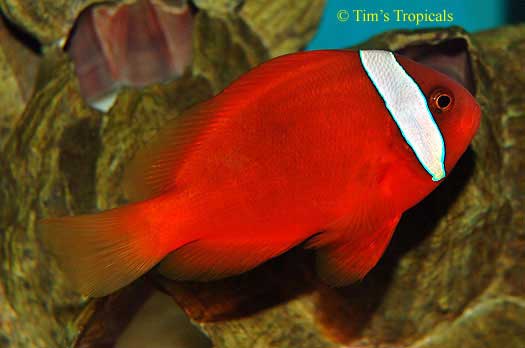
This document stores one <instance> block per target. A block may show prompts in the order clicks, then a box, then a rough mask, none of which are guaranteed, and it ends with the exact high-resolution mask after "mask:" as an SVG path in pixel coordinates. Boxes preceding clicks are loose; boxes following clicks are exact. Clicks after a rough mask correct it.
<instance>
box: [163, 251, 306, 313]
mask: <svg viewBox="0 0 525 348" xmlns="http://www.w3.org/2000/svg"><path fill="white" fill-rule="evenodd" d="M313 261H314V260H313V254H312V253H309V252H304V251H303V250H302V248H295V249H292V250H291V251H289V252H287V253H285V254H284V255H281V256H279V257H277V258H274V259H271V260H269V261H268V262H266V263H264V264H263V265H261V266H259V267H257V268H255V269H253V270H251V271H249V272H246V273H243V274H241V275H238V276H235V277H230V278H226V279H222V280H217V281H212V282H176V281H171V280H168V279H166V278H164V277H162V276H160V275H159V276H158V277H156V278H155V281H156V283H157V284H158V285H159V286H160V288H161V289H164V291H165V292H166V293H168V294H169V295H170V296H172V297H173V298H174V300H175V301H176V302H177V303H179V304H180V305H181V306H182V308H184V310H185V311H186V313H187V314H188V315H189V317H191V318H192V319H193V320H196V321H199V322H213V321H221V320H230V319H238V318H242V317H245V316H249V315H252V314H254V313H256V312H258V311H261V310H263V309H267V308H270V307H274V306H276V305H278V304H280V303H284V302H287V301H290V300H291V299H293V298H295V297H297V296H299V295H301V294H304V293H308V292H311V291H312V290H313V289H314V287H315V279H314V277H313V276H312V273H311V271H312V269H313V264H314V262H313Z"/></svg>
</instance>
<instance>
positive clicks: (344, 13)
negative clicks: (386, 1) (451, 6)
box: [337, 9, 454, 25]
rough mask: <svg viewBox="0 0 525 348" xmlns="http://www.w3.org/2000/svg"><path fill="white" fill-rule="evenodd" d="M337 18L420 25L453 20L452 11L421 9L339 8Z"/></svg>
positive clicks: (365, 21) (341, 19) (340, 19)
mask: <svg viewBox="0 0 525 348" xmlns="http://www.w3.org/2000/svg"><path fill="white" fill-rule="evenodd" d="M337 20H338V21H339V22H348V21H351V22H358V23H359V22H361V23H367V22H385V23H386V22H407V23H415V24H416V25H420V24H422V23H434V22H437V23H440V22H449V23H450V22H453V21H454V13H452V12H449V11H447V10H443V11H440V12H432V11H428V10H425V11H422V12H409V11H405V10H401V9H396V10H391V11H385V10H379V11H375V12H374V11H368V10H363V9H354V10H345V9H341V10H339V11H337Z"/></svg>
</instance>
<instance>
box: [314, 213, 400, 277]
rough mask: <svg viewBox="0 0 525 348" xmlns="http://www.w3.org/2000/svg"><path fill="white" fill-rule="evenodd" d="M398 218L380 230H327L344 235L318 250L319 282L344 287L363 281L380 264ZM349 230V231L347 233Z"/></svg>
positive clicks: (349, 227) (328, 232)
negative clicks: (320, 280)
mask: <svg viewBox="0 0 525 348" xmlns="http://www.w3.org/2000/svg"><path fill="white" fill-rule="evenodd" d="M399 218H400V216H396V217H395V218H393V219H390V220H388V221H387V222H386V223H385V224H384V225H382V226H381V227H380V228H376V229H371V230H368V231H354V228H353V227H352V226H347V227H346V229H347V230H345V231H327V232H326V233H327V234H330V233H333V232H335V233H334V234H335V235H339V236H343V237H341V238H339V239H338V240H336V241H333V242H331V243H329V244H327V245H324V246H322V247H321V248H320V249H318V251H317V271H318V273H319V275H320V277H321V279H322V280H323V281H324V282H326V283H328V284H331V285H334V286H345V285H348V284H350V283H353V282H355V281H357V280H359V279H362V278H363V277H364V276H365V275H366V274H367V273H368V272H369V271H370V270H371V269H372V268H373V267H374V266H375V265H376V264H377V262H378V261H379V258H380V257H381V255H383V252H384V251H385V249H386V246H387V245H388V243H389V242H390V239H391V237H392V234H393V232H394V230H395V228H396V226H397V223H398V221H399ZM348 230H351V231H348Z"/></svg>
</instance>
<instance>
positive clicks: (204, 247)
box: [160, 240, 300, 281]
mask: <svg viewBox="0 0 525 348" xmlns="http://www.w3.org/2000/svg"><path fill="white" fill-rule="evenodd" d="M299 242H300V241H279V242H273V243H272V245H264V244H263V243H262V242H258V241H253V240H250V241H234V242H231V243H229V244H225V242H224V241H219V240H199V241H195V242H192V243H190V244H187V245H185V246H183V247H182V248H180V249H177V250H175V251H173V252H171V253H170V254H169V255H168V256H167V257H166V258H165V259H164V260H163V261H162V262H161V263H160V272H161V273H162V274H163V275H165V276H166V277H168V278H171V279H176V280H200V281H205V280H212V279H220V278H226V277H229V276H233V275H236V274H240V273H243V272H245V271H248V270H250V269H252V268H255V267H256V266H258V265H259V264H261V263H263V262H265V261H266V260H268V259H270V258H272V257H275V256H277V255H279V254H282V253H284V252H285V251H287V250H288V249H290V248H292V247H293V246H294V245H296V244H298V243H299Z"/></svg>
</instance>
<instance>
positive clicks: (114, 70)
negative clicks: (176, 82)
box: [67, 0, 193, 106]
mask: <svg viewBox="0 0 525 348" xmlns="http://www.w3.org/2000/svg"><path fill="white" fill-rule="evenodd" d="M192 29H193V16H192V13H191V9H190V8H189V6H188V4H187V3H186V2H182V4H181V5H180V6H170V5H167V4H165V3H163V2H161V1H158V0H137V1H136V2H134V3H131V4H121V5H98V6H92V7H90V8H88V9H87V10H85V11H84V12H83V13H82V14H81V15H80V16H79V18H78V20H77V24H76V28H75V30H74V31H73V34H72V36H71V38H70V41H69V44H68V48H67V51H68V52H69V54H70V55H71V57H72V58H73V61H74V63H75V70H76V74H77V77H78V79H79V83H80V92H81V94H82V96H83V97H84V99H86V101H87V102H88V103H90V104H91V105H92V106H95V105H96V104H97V102H98V101H100V100H101V99H104V98H106V97H108V95H111V94H112V92H114V91H115V90H116V89H117V88H118V87H119V86H122V85H124V86H133V87H143V86H146V85H148V84H152V83H156V82H161V81H165V80H169V79H172V78H174V77H177V76H180V75H181V74H182V73H183V72H184V70H185V69H186V67H187V66H188V65H190V63H191V60H192Z"/></svg>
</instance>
